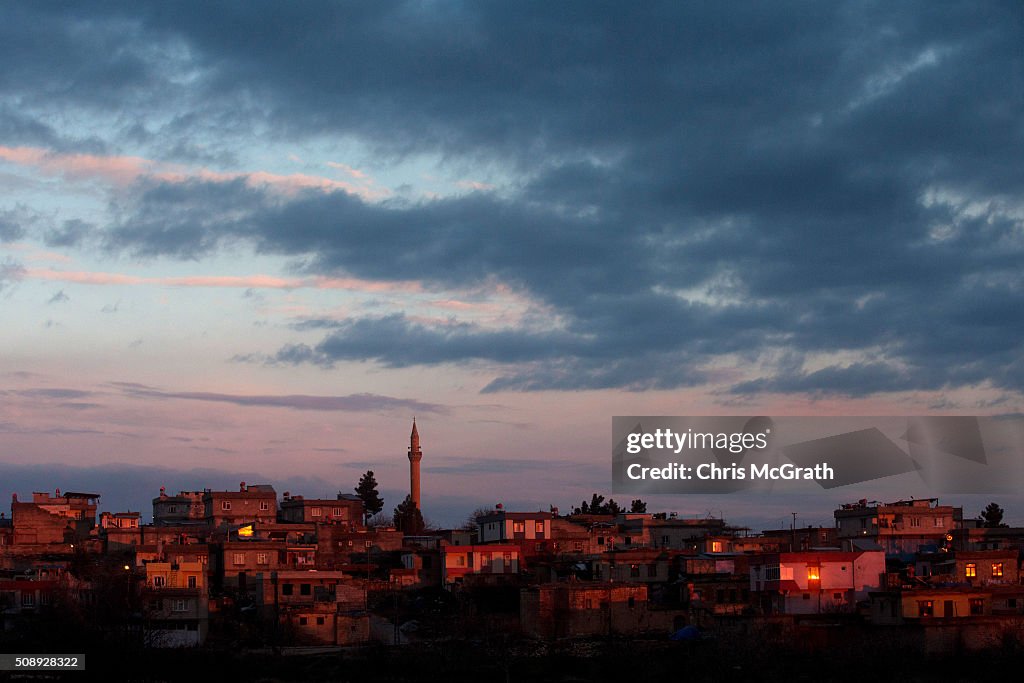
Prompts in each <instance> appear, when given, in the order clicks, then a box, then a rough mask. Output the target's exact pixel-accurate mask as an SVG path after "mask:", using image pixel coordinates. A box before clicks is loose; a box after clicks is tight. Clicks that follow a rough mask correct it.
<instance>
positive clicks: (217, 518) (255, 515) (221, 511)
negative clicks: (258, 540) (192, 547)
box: [203, 481, 277, 529]
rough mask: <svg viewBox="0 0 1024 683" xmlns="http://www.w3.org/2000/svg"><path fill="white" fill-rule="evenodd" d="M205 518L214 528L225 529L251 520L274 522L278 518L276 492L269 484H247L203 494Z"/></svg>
mask: <svg viewBox="0 0 1024 683" xmlns="http://www.w3.org/2000/svg"><path fill="white" fill-rule="evenodd" d="M203 508H204V513H203V514H204V519H205V521H206V524H207V525H208V526H209V527H210V528H211V529H223V528H225V527H228V526H232V525H241V524H246V523H248V522H263V523H267V524H272V523H274V522H276V521H277V493H276V492H275V491H274V487H273V486H271V485H270V484H253V485H252V486H246V484H245V482H244V481H243V482H242V483H241V484H239V486H238V490H237V491H206V492H204V493H203Z"/></svg>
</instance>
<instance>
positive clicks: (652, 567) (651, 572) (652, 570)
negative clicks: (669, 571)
mask: <svg viewBox="0 0 1024 683" xmlns="http://www.w3.org/2000/svg"><path fill="white" fill-rule="evenodd" d="M657 575H658V565H657V563H654V562H652V563H651V564H649V565H647V577H648V578H651V579H653V578H654V577H656V576H657Z"/></svg>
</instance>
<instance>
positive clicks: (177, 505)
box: [153, 486, 207, 526]
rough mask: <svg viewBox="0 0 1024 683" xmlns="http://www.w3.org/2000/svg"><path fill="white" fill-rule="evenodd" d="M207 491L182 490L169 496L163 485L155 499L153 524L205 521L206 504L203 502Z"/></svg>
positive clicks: (185, 523)
mask: <svg viewBox="0 0 1024 683" xmlns="http://www.w3.org/2000/svg"><path fill="white" fill-rule="evenodd" d="M206 493H207V492H206V491H181V492H179V493H178V495H176V496H168V495H167V491H166V490H165V489H164V487H163V486H161V487H160V495H159V496H157V497H156V498H154V499H153V524H155V525H157V526H176V525H189V524H203V523H205V520H206V506H205V505H204V504H203V496H205V495H206Z"/></svg>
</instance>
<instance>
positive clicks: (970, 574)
mask: <svg viewBox="0 0 1024 683" xmlns="http://www.w3.org/2000/svg"><path fill="white" fill-rule="evenodd" d="M977 575H978V565H977V564H975V563H974V562H968V563H967V566H966V567H964V576H966V577H967V578H968V579H973V578H974V577H975V576H977Z"/></svg>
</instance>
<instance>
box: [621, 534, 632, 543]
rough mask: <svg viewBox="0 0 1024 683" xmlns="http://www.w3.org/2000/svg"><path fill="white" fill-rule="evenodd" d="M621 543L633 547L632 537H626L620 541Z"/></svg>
mask: <svg viewBox="0 0 1024 683" xmlns="http://www.w3.org/2000/svg"><path fill="white" fill-rule="evenodd" d="M622 542H623V543H625V544H626V545H633V537H632V536H626V537H625V538H624V539H622Z"/></svg>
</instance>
